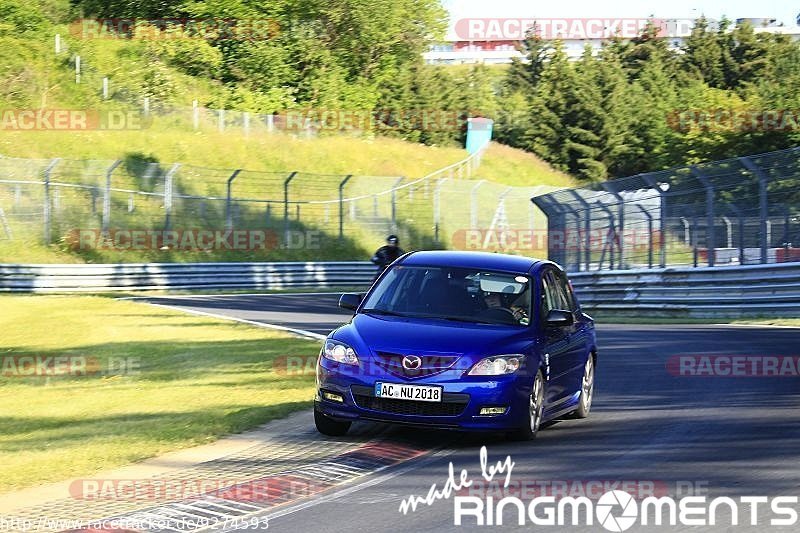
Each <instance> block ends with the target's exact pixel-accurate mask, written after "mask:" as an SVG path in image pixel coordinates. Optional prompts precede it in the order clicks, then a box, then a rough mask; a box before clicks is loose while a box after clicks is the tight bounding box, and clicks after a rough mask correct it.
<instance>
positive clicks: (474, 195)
mask: <svg viewBox="0 0 800 533" xmlns="http://www.w3.org/2000/svg"><path fill="white" fill-rule="evenodd" d="M484 183H486V180H478V183H476V184H475V185H473V186H472V189H471V190H470V191H469V225H470V227H471V228H472V229H478V189H479V188H480V186H481V185H483V184H484Z"/></svg>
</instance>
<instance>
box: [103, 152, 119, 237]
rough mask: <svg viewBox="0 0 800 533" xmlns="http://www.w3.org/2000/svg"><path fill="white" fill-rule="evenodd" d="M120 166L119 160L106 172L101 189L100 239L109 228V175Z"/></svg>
mask: <svg viewBox="0 0 800 533" xmlns="http://www.w3.org/2000/svg"><path fill="white" fill-rule="evenodd" d="M121 164H122V160H121V159H117V160H116V161H114V162H113V163H112V164H111V166H110V167H108V170H106V186H105V188H104V189H103V221H102V232H101V233H102V237H103V239H105V238H106V236H107V235H108V231H109V228H110V226H111V175H112V174H114V171H115V170H116V169H117V167H118V166H120V165H121Z"/></svg>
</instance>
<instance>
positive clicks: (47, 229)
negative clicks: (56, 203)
mask: <svg viewBox="0 0 800 533" xmlns="http://www.w3.org/2000/svg"><path fill="white" fill-rule="evenodd" d="M60 161H61V159H60V158H56V159H53V160H52V161H50V164H49V165H47V168H46V169H44V206H43V207H44V209H43V212H42V218H43V219H44V243H45V244H50V174H51V173H52V172H53V169H54V168H55V166H56V165H57V164H58V163H59V162H60Z"/></svg>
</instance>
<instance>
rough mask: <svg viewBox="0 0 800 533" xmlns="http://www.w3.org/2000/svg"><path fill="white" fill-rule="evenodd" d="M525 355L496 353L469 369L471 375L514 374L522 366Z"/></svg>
mask: <svg viewBox="0 0 800 533" xmlns="http://www.w3.org/2000/svg"><path fill="white" fill-rule="evenodd" d="M524 358H525V356H524V355H520V354H509V355H495V356H492V357H487V358H485V359H481V360H480V361H478V362H477V363H475V366H473V367H472V369H471V370H470V371H469V375H470V376H502V375H504V374H513V373H514V372H516V371H517V370H519V367H520V366H522V360H523V359H524Z"/></svg>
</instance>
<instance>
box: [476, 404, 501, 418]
mask: <svg viewBox="0 0 800 533" xmlns="http://www.w3.org/2000/svg"><path fill="white" fill-rule="evenodd" d="M507 410H508V407H505V406H492V407H481V412H480V414H481V416H497V415H504V414H506V411H507Z"/></svg>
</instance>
